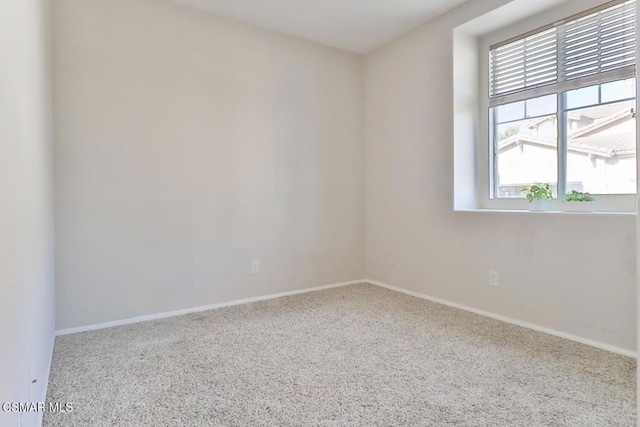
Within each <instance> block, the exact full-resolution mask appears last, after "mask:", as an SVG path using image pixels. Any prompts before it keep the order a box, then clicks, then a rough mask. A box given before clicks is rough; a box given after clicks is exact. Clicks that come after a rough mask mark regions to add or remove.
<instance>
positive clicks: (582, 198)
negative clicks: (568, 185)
mask: <svg viewBox="0 0 640 427" xmlns="http://www.w3.org/2000/svg"><path fill="white" fill-rule="evenodd" d="M564 199H565V200H566V201H567V202H593V201H594V200H595V199H594V198H593V196H592V195H591V194H589V193H583V192H581V191H576V190H571V192H570V193H567V194H565V195H564Z"/></svg>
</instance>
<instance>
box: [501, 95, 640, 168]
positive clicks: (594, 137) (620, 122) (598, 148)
mask: <svg viewBox="0 0 640 427" xmlns="http://www.w3.org/2000/svg"><path fill="white" fill-rule="evenodd" d="M570 114H574V117H575V118H585V119H589V120H591V121H592V122H591V123H590V124H588V125H586V126H584V127H582V128H580V129H578V130H576V131H573V132H572V133H570V134H569V135H568V141H567V144H568V146H567V148H568V150H570V151H574V152H582V153H586V154H591V155H597V156H601V157H624V156H633V155H635V154H636V138H635V135H636V123H635V120H634V119H635V112H634V110H633V109H631V108H629V109H626V110H623V111H620V105H608V106H602V107H598V110H597V114H598V116H600V117H599V118H594V117H588V116H586V115H585V113H584V112H583V113H570ZM550 118H555V116H551V117H545V118H541V119H538V120H534V121H533V122H531V123H529V124H528V125H527V128H526V129H525V130H524V131H520V132H518V133H517V134H515V135H512V136H511V137H509V138H507V139H505V140H504V141H502V142H501V144H500V150H506V149H509V148H510V146H512V145H513V146H515V145H519V144H523V143H529V144H536V145H541V146H545V147H550V148H555V146H556V141H555V139H554V138H550V137H545V136H541V135H539V134H538V133H537V132H536V129H537V127H538V126H540V125H541V124H542V123H544V122H545V121H546V120H549V119H550Z"/></svg>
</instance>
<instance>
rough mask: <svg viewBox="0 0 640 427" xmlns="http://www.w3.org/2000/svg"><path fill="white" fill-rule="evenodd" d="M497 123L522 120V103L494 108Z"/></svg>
mask: <svg viewBox="0 0 640 427" xmlns="http://www.w3.org/2000/svg"><path fill="white" fill-rule="evenodd" d="M495 117H496V121H497V123H504V122H510V121H512V120H521V119H524V101H520V102H514V103H512V104H505V105H501V106H499V107H497V108H495Z"/></svg>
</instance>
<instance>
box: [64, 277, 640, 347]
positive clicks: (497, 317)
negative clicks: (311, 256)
mask: <svg viewBox="0 0 640 427" xmlns="http://www.w3.org/2000/svg"><path fill="white" fill-rule="evenodd" d="M358 283H369V284H371V285H374V286H379V287H382V288H386V289H389V290H392V291H395V292H400V293H403V294H406V295H410V296H413V297H417V298H421V299H424V300H427V301H431V302H435V303H437V304H442V305H446V306H449V307H453V308H457V309H460V310H464V311H468V312H471V313H475V314H478V315H480V316H485V317H489V318H491V319H495V320H500V321H502V322H505V323H510V324H512V325H516V326H520V327H523V328H527V329H532V330H534V331H538V332H542V333H545V334H548V335H553V336H556V337H559V338H564V339H567V340H570V341H575V342H579V343H581V344H585V345H588V346H591V347H595V348H599V349H601V350H606V351H610V352H612V353H616V354H620V355H623V356H627V357H633V358H637V357H638V354H637V352H635V351H632V350H627V349H624V348H619V347H616V346H612V345H609V344H604V343H601V342H598V341H594V340H590V339H588V338H582V337H579V336H576V335H572V334H569V333H566V332H561V331H556V330H555V329H551V328H547V327H544V326H540V325H536V324H534V323H528V322H524V321H522V320H517V319H512V318H510V317H506V316H502V315H499V314H495V313H491V312H489V311H484V310H480V309H477V308H473V307H468V306H465V305H462V304H458V303H455V302H451V301H447V300H444V299H440V298H434V297H430V296H428V295H424V294H421V293H418V292H413V291H409V290H406V289H402V288H399V287H396V286H391V285H388V284H386V283H382V282H378V281H376V280H369V279H363V280H353V281H351V282H342V283H335V284H332V285H325V286H317V287H314V288H306V289H300V290H297V291H288V292H281V293H278V294H271V295H265V296H260V297H254V298H246V299H241V300H235V301H229V302H223V303H217V304H209V305H204V306H201V307H193V308H186V309H182V310H175V311H167V312H164V313H156V314H149V315H145V316H137V317H131V318H128V319H122V320H116V321H113V322H106V323H98V324H95V325H87V326H79V327H77V328H69V329H61V330H58V331H56V336H60V335H68V334H75V333H78V332H87V331H95V330H98V329H105V328H111V327H114V326H123V325H130V324H133V323H139V322H146V321H149V320H158V319H165V318H168V317H175V316H182V315H185V314H190V313H198V312H202V311H208V310H215V309H217V308H223V307H232V306H235V305H242V304H249V303H252V302H258V301H266V300H270V299H274V298H281V297H286V296H291V295H299V294H306V293H309V292H317V291H323V290H326V289H333V288H340V287H343V286H350V285H355V284H358Z"/></svg>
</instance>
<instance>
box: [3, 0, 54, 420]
mask: <svg viewBox="0 0 640 427" xmlns="http://www.w3.org/2000/svg"><path fill="white" fill-rule="evenodd" d="M49 23H50V10H49V2H48V1H46V0H3V1H0V290H1V292H2V293H1V295H0V335H1V336H2V341H1V343H0V402H28V401H35V402H37V401H43V400H44V394H45V389H46V384H47V380H48V375H49V363H50V360H51V350H52V347H53V330H54V314H53V313H54V282H53V276H54V274H53V216H52V215H53V204H52V198H51V194H52V184H51V178H52V174H51V163H52V156H51V98H50V87H51V79H50V69H51V68H50V25H49ZM29 368H31V376H29ZM33 379H35V380H36V383H34V384H32V383H31V380H33ZM41 415H42V414H38V413H30V414H25V415H23V416H22V426H23V427H27V426H35V425H38V424H39V420H40V418H41ZM18 423H19V419H18V415H17V414H15V413H5V412H2V411H0V425H2V426H17V425H18Z"/></svg>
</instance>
